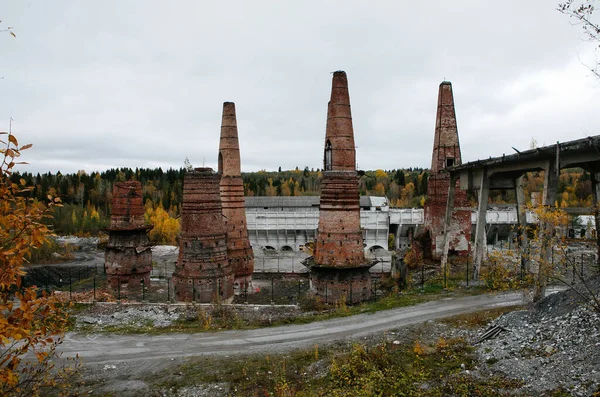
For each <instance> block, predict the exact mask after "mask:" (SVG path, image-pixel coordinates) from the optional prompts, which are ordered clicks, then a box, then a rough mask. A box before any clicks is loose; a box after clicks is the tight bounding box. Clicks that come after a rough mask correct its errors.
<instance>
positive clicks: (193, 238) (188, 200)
mask: <svg viewBox="0 0 600 397" xmlns="http://www.w3.org/2000/svg"><path fill="white" fill-rule="evenodd" d="M219 180H220V177H219V175H218V174H216V173H215V172H213V170H212V169H211V168H196V169H194V171H190V172H186V174H185V176H184V180H183V204H182V207H181V238H180V241H179V257H178V258H177V264H176V265H175V271H174V272H173V285H174V286H175V295H176V297H177V299H178V300H180V301H188V302H189V301H195V302H203V303H209V302H213V301H215V300H216V299H221V300H223V301H227V300H229V299H230V298H232V297H233V271H232V269H231V266H230V264H229V261H228V259H227V238H226V234H225V224H224V223H223V209H222V207H221V196H220V192H219Z"/></svg>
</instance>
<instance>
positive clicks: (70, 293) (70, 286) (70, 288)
mask: <svg viewBox="0 0 600 397" xmlns="http://www.w3.org/2000/svg"><path fill="white" fill-rule="evenodd" d="M69 300H73V283H72V281H71V268H69Z"/></svg>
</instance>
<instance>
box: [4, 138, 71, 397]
mask: <svg viewBox="0 0 600 397" xmlns="http://www.w3.org/2000/svg"><path fill="white" fill-rule="evenodd" d="M0 134H1V135H5V136H6V138H7V139H6V141H4V140H0V143H1V144H2V145H3V147H2V149H0V156H1V158H2V164H1V165H0V196H1V197H2V200H1V201H0V266H1V269H2V271H1V272H0V395H3V396H5V395H25V394H28V395H40V390H41V389H42V388H47V387H50V386H61V385H60V383H61V382H62V380H63V379H64V378H63V376H64V375H65V373H64V371H58V372H57V373H53V374H51V373H50V370H51V369H52V367H53V365H54V364H52V362H51V360H52V359H54V358H56V354H55V349H56V346H57V345H58V343H60V339H61V336H62V335H63V334H64V331H65V329H66V326H67V313H66V312H65V311H64V309H62V308H61V306H60V305H59V304H58V300H57V299H56V297H55V296H54V295H47V294H41V296H39V295H40V294H39V293H38V290H37V288H36V287H30V288H24V287H23V286H22V277H23V275H24V274H25V271H24V270H23V266H24V265H25V264H26V262H27V258H28V257H30V255H31V252H32V250H34V249H38V248H40V247H41V246H42V245H43V244H44V243H45V242H47V241H48V236H50V234H51V232H50V230H49V229H48V227H47V226H46V225H45V224H44V223H43V222H42V220H43V218H45V217H49V214H48V211H49V209H48V207H41V206H39V205H36V203H34V201H33V200H32V199H28V198H26V197H25V196H26V195H25V194H23V193H25V192H28V191H29V190H31V188H28V187H26V186H25V181H24V180H23V179H21V180H20V181H19V183H18V184H17V183H12V182H11V181H10V179H9V178H10V176H11V175H12V168H13V167H14V165H15V164H16V160H17V158H18V157H20V155H21V151H22V150H25V149H28V148H29V147H31V145H23V146H19V143H18V141H17V138H16V137H15V136H14V135H12V134H11V133H6V132H3V133H0ZM48 199H49V203H48V206H52V205H59V204H60V200H59V199H58V198H54V197H52V196H48ZM27 354H32V355H33V356H35V357H36V358H37V360H34V361H32V360H23V358H24V357H25V355H27Z"/></svg>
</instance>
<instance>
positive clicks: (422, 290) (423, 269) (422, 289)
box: [421, 262, 425, 292]
mask: <svg viewBox="0 0 600 397" xmlns="http://www.w3.org/2000/svg"><path fill="white" fill-rule="evenodd" d="M421 292H425V263H424V262H423V263H421Z"/></svg>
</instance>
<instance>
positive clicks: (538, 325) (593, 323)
mask: <svg viewBox="0 0 600 397" xmlns="http://www.w3.org/2000/svg"><path fill="white" fill-rule="evenodd" d="M491 326H498V327H502V328H503V329H504V330H505V331H503V332H501V333H500V334H499V335H498V336H497V337H496V338H493V339H488V340H485V341H483V342H481V343H480V344H478V345H477V346H478V349H477V353H478V356H479V361H480V366H481V369H482V370H485V372H491V373H501V374H503V375H505V376H507V377H509V378H512V379H518V380H522V381H523V382H524V386H523V388H522V389H521V392H523V393H524V394H526V395H543V393H544V392H547V391H550V390H555V389H558V388H563V389H564V390H565V391H566V392H568V393H570V394H571V395H573V396H591V395H592V394H593V393H594V392H596V391H597V390H600V313H598V312H597V311H595V310H594V308H593V307H592V305H590V304H581V303H577V299H576V298H575V294H574V293H573V291H569V290H567V291H564V292H560V293H556V294H553V295H550V296H549V297H547V298H546V299H544V300H543V301H541V302H540V303H539V304H538V305H536V306H534V307H533V308H532V309H530V310H522V311H515V312H510V313H507V314H505V315H503V316H501V317H499V318H498V319H497V320H496V321H494V323H493V324H492V325H491ZM484 332H485V330H484V331H482V332H480V334H479V336H481V335H483V333H484Z"/></svg>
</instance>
